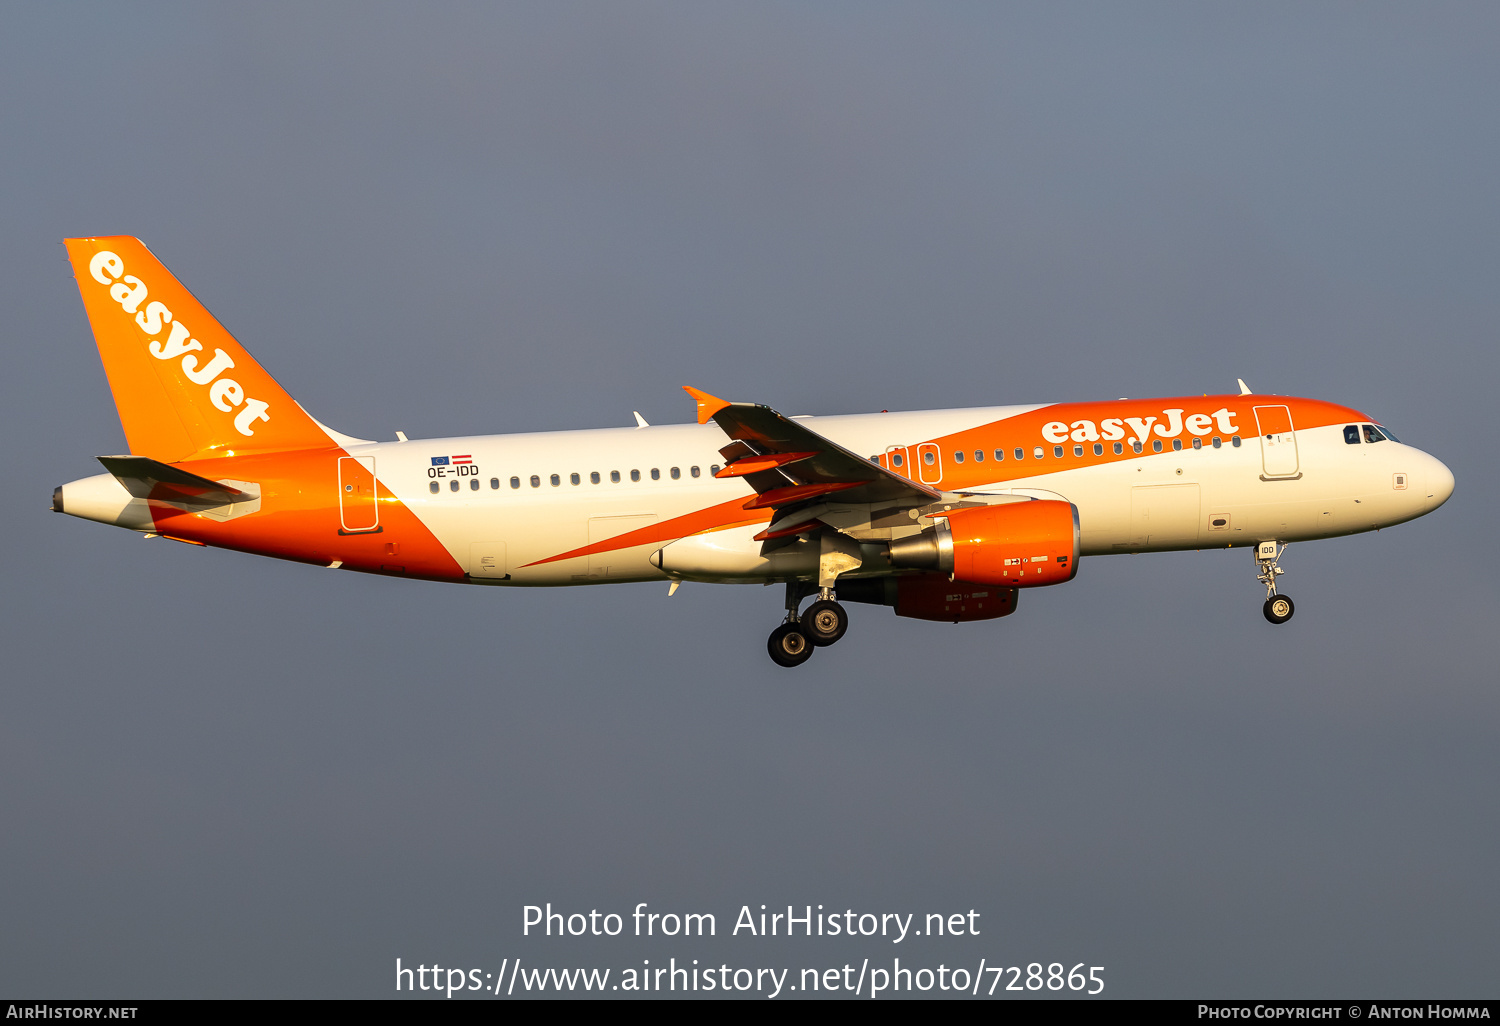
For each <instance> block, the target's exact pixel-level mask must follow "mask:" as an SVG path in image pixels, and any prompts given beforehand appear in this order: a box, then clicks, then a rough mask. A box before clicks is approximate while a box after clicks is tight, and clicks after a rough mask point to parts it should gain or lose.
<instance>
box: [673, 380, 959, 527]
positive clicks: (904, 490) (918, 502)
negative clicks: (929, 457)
mask: <svg viewBox="0 0 1500 1026" xmlns="http://www.w3.org/2000/svg"><path fill="white" fill-rule="evenodd" d="M684 388H685V390H686V391H687V393H688V394H689V395H691V396H692V397H693V398H694V399H696V400H697V401H698V423H700V424H706V423H708V422H709V421H710V420H712V421H713V422H714V423H715V424H718V425H719V427H721V428H723V430H724V433H725V434H726V435H728V436H729V437H730V438H731V439H733V441H731V442H730V443H729V444H728V445H726V446H725V447H724V448H722V449H720V450H719V452H721V453H723V455H724V459H725V460H727V461H728V463H727V465H726V466H725V467H724V469H723V470H720V471H719V472H718V474H716V475H715V476H716V477H743V478H744V479H745V481H746V483H747V484H749V485H750V487H751V488H754V489H755V493H756V494H755V497H754V498H753V499H751V500H749V501H748V502H746V503H745V508H746V509H775V510H776V511H777V513H778V519H779V516H780V514H781V512H782V511H783V510H785V509H787V508H788V507H791V506H796V505H799V504H802V503H806V502H811V501H813V500H816V499H821V498H823V497H824V496H829V497H832V496H834V495H835V494H837V497H838V501H839V502H850V503H864V502H878V503H884V504H887V505H889V504H902V503H906V504H910V505H913V506H925V505H927V504H928V503H930V502H932V501H934V500H935V499H939V498H941V493H939V492H937V491H936V490H934V489H932V488H928V487H927V486H926V485H923V484H918V483H917V482H916V481H912V480H909V479H907V478H904V477H902V476H901V475H900V474H896V473H893V472H892V471H889V470H887V469H885V468H884V467H882V466H880V465H879V464H876V463H871V462H870V461H869V460H868V459H865V458H864V457H862V456H858V455H856V454H855V453H852V452H850V451H849V450H848V449H845V448H844V447H843V446H841V445H839V444H837V443H836V442H833V441H830V440H829V439H827V438H824V437H823V436H822V435H820V434H818V433H817V432H816V431H810V430H808V429H807V428H806V427H803V426H802V425H801V424H799V423H797V422H796V421H794V420H790V419H788V418H786V417H783V416H782V415H781V414H779V413H777V412H776V411H775V410H773V409H771V408H770V407H769V406H757V405H755V404H753V403H731V402H726V401H725V400H723V399H719V398H716V397H714V396H711V395H709V394H708V393H707V392H700V391H699V390H697V389H695V388H686V386H684Z"/></svg>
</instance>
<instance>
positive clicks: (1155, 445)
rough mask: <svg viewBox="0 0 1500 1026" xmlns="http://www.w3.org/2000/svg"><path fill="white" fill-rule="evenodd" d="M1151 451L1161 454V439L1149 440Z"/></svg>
mask: <svg viewBox="0 0 1500 1026" xmlns="http://www.w3.org/2000/svg"><path fill="white" fill-rule="evenodd" d="M1151 451H1152V452H1161V439H1160V438H1153V439H1152V440H1151Z"/></svg>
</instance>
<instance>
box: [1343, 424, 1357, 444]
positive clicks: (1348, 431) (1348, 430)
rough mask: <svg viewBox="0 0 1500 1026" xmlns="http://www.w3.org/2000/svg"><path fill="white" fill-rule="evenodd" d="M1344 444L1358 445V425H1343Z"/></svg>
mask: <svg viewBox="0 0 1500 1026" xmlns="http://www.w3.org/2000/svg"><path fill="white" fill-rule="evenodd" d="M1344 444H1345V445H1358V444H1359V425H1358V424H1346V425H1344Z"/></svg>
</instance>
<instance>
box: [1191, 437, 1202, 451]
mask: <svg viewBox="0 0 1500 1026" xmlns="http://www.w3.org/2000/svg"><path fill="white" fill-rule="evenodd" d="M1193 448H1194V449H1201V448H1203V439H1201V438H1195V439H1193Z"/></svg>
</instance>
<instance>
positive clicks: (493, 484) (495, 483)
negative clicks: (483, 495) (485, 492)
mask: <svg viewBox="0 0 1500 1026" xmlns="http://www.w3.org/2000/svg"><path fill="white" fill-rule="evenodd" d="M490 487H491V488H499V487H500V479H499V478H498V477H492V478H490Z"/></svg>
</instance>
